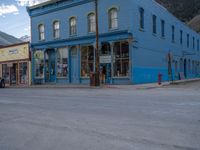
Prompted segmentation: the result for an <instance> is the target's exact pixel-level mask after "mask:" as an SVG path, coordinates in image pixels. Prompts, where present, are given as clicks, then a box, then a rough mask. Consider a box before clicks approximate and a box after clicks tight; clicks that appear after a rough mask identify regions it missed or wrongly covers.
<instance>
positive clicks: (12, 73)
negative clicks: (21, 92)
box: [0, 42, 31, 86]
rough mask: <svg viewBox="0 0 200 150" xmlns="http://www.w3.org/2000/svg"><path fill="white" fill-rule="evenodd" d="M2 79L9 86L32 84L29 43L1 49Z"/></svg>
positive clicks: (0, 67) (0, 71)
mask: <svg viewBox="0 0 200 150" xmlns="http://www.w3.org/2000/svg"><path fill="white" fill-rule="evenodd" d="M0 77H2V78H4V79H5V83H6V85H7V86H28V85H30V84H31V61H30V52H29V43H27V42H26V43H19V44H14V45H8V46H3V47H1V48H0Z"/></svg>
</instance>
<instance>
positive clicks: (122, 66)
mask: <svg viewBox="0 0 200 150" xmlns="http://www.w3.org/2000/svg"><path fill="white" fill-rule="evenodd" d="M94 2H95V1H94V0H50V1H47V2H44V3H41V4H39V5H36V6H32V7H28V8H27V11H28V13H29V15H30V18H31V36H32V38H31V39H32V40H31V49H32V54H33V55H32V60H33V61H32V81H33V83H70V84H88V83H89V81H90V80H89V76H90V73H91V72H93V71H94V68H95V67H94V66H95V52H96V50H95V32H96V28H95V25H96V24H95V19H96V18H95V3H94ZM98 8H99V9H98V16H99V44H100V49H99V52H100V70H101V79H102V82H104V83H108V84H141V83H151V82H157V80H158V76H159V75H162V80H163V81H169V80H179V79H183V78H195V77H199V75H200V46H199V41H200V35H199V34H198V33H196V32H195V31H193V30H192V29H190V28H189V27H188V26H186V25H185V24H183V23H182V22H181V21H179V20H178V19H177V18H175V17H174V16H173V15H172V14H170V13H169V12H168V11H167V10H166V9H165V8H163V7H162V6H161V5H159V4H158V3H156V2H155V1H154V0H126V1H122V0H98Z"/></svg>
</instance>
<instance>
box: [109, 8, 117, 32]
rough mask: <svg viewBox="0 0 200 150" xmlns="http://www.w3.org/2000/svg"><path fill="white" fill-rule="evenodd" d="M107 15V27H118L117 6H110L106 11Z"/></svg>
mask: <svg viewBox="0 0 200 150" xmlns="http://www.w3.org/2000/svg"><path fill="white" fill-rule="evenodd" d="M108 15H109V28H110V29H117V28H118V10H117V8H111V9H110V10H109V12H108Z"/></svg>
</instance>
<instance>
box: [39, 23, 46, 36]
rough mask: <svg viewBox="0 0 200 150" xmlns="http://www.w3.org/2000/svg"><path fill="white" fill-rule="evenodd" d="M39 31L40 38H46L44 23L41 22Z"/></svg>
mask: <svg viewBox="0 0 200 150" xmlns="http://www.w3.org/2000/svg"><path fill="white" fill-rule="evenodd" d="M38 31H39V40H44V39H45V36H44V25H43V24H40V25H39V26H38Z"/></svg>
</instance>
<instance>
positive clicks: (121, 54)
mask: <svg viewBox="0 0 200 150" xmlns="http://www.w3.org/2000/svg"><path fill="white" fill-rule="evenodd" d="M113 55H114V56H113V59H114V61H113V72H114V77H128V75H129V43H128V42H127V41H123V42H115V43H114V48H113Z"/></svg>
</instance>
